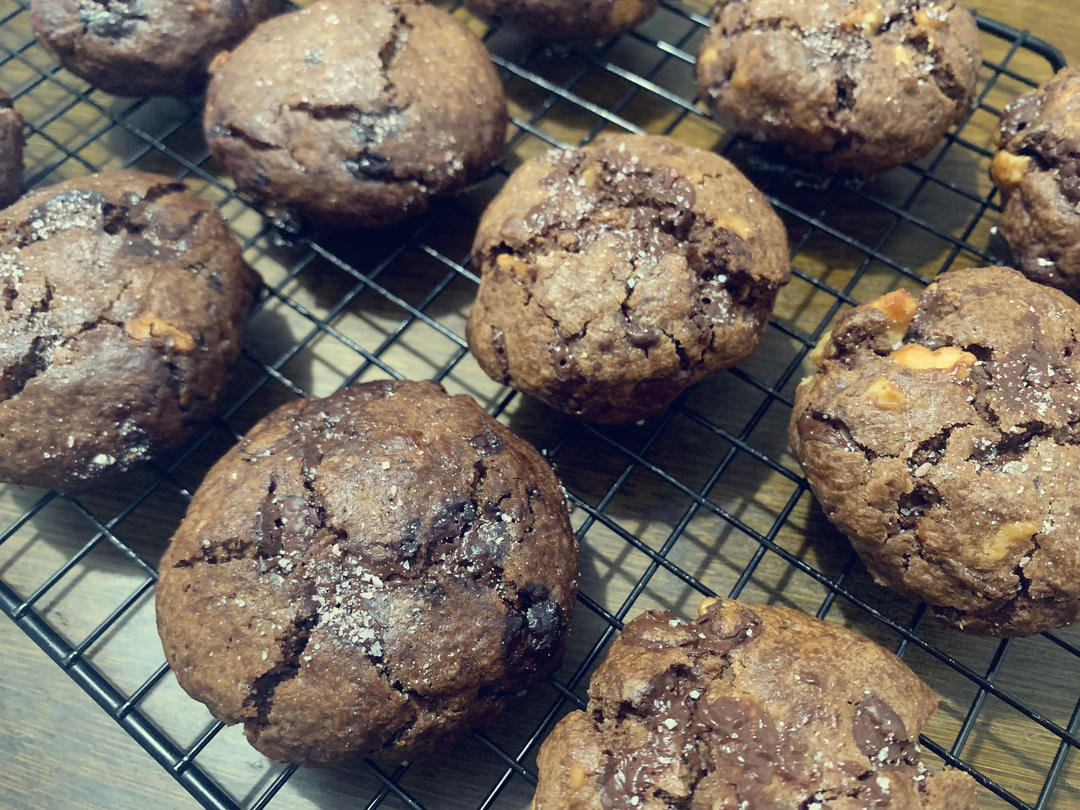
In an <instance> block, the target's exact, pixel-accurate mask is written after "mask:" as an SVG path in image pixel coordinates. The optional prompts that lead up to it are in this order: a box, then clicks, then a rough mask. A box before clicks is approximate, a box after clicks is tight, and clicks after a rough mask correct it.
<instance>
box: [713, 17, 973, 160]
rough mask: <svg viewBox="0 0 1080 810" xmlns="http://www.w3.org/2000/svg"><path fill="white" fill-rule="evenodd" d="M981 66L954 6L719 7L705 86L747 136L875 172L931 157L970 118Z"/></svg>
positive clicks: (720, 112)
mask: <svg viewBox="0 0 1080 810" xmlns="http://www.w3.org/2000/svg"><path fill="white" fill-rule="evenodd" d="M980 59H981V56H980V47H979V39H978V30H977V28H976V26H975V21H974V18H973V17H972V16H971V14H970V12H968V10H967V9H965V8H964V7H963V6H961V5H960V4H959V3H957V2H955V0H815V2H805V0H721V1H720V2H719V3H717V5H716V9H715V11H714V13H713V19H712V25H711V27H710V29H709V33H708V35H707V36H706V38H705V41H704V43H703V44H702V47H701V51H700V52H699V53H698V59H697V80H698V90H699V92H700V93H701V96H702V98H703V99H704V100H705V101H706V103H707V104H708V105H709V107H710V108H711V109H712V111H713V113H714V114H715V115H716V116H717V117H719V118H722V119H726V120H731V121H733V122H734V124H735V126H736V127H737V128H738V129H739V130H740V131H742V132H747V133H750V134H751V135H753V136H754V137H755V138H759V139H761V140H765V141H771V142H774V143H780V144H785V145H787V147H788V151H789V152H791V153H792V154H793V155H795V156H798V157H802V158H806V159H810V160H813V161H818V162H820V165H821V166H822V167H823V168H825V169H828V170H831V171H835V170H847V171H852V172H855V173H857V174H861V175H869V174H874V173H876V172H879V171H883V170H885V169H888V168H891V167H893V166H898V165H900V164H901V163H904V162H906V161H909V160H914V159H916V158H919V157H921V156H923V155H925V154H926V153H927V152H929V151H930V150H931V149H932V148H933V147H934V145H935V144H937V142H938V141H939V140H940V139H941V137H942V135H944V134H945V131H946V130H947V129H948V128H949V127H951V126H952V125H953V124H955V123H957V122H958V121H959V120H960V119H961V118H962V117H963V116H964V114H965V113H967V111H968V109H969V108H970V106H971V100H972V96H973V94H974V91H975V81H976V77H977V71H978V68H979V64H980Z"/></svg>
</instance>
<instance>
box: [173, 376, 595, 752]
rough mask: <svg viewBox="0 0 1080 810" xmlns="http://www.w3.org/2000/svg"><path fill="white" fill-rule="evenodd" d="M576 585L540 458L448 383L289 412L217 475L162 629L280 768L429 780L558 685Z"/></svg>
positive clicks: (276, 416)
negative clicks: (540, 690) (349, 766)
mask: <svg viewBox="0 0 1080 810" xmlns="http://www.w3.org/2000/svg"><path fill="white" fill-rule="evenodd" d="M577 571H578V568H577V542H576V540H575V537H574V533H573V532H572V531H571V528H570V520H569V515H568V513H567V508H566V501H565V499H564V497H563V493H562V490H561V489H560V487H559V483H558V481H557V480H556V478H555V475H554V474H553V473H552V471H551V468H550V467H549V466H548V464H547V463H546V462H545V461H544V459H543V458H542V457H541V456H540V454H539V453H538V452H536V450H535V449H534V448H533V447H531V446H530V445H529V444H528V443H527V442H525V441H523V440H522V439H519V438H518V437H517V436H515V435H514V434H513V433H511V432H510V431H509V430H508V429H507V428H505V427H503V426H502V425H501V424H499V423H498V422H496V421H495V420H494V419H492V418H491V417H490V416H488V415H487V414H486V413H485V412H484V411H483V410H482V409H481V408H480V407H479V406H478V405H477V404H476V402H475V401H473V400H472V399H471V398H469V397H466V396H455V397H451V396H449V395H448V394H447V393H446V392H445V391H443V390H442V388H441V387H439V386H438V385H436V384H434V383H419V382H394V381H381V382H372V383H363V384H358V385H353V386H351V387H349V388H346V389H344V390H342V391H339V392H338V393H336V394H334V395H332V396H330V397H326V398H324V399H316V398H310V399H303V400H298V401H295V402H292V403H289V404H287V405H284V406H282V407H280V408H278V409H277V410H275V411H273V412H272V413H271V414H270V415H269V416H267V417H265V418H264V419H262V420H261V421H260V422H259V423H258V424H256V425H255V427H253V428H252V429H251V431H249V433H248V434H247V435H246V436H245V437H244V438H243V439H241V441H240V442H239V444H237V445H236V446H235V447H234V448H232V449H231V450H230V451H229V452H228V453H227V454H226V455H225V456H224V457H223V458H222V459H221V460H220V461H219V462H218V463H217V464H216V465H215V466H214V467H213V468H212V469H211V470H210V472H209V473H207V475H206V478H205V479H204V480H203V482H202V484H201V485H200V486H199V489H198V491H197V492H196V493H195V495H194V497H193V498H192V501H191V504H190V506H189V507H188V512H187V516H186V517H185V518H184V521H183V523H181V525H180V528H179V529H177V532H176V534H175V535H174V536H173V538H172V542H171V543H170V545H169V548H168V549H167V550H166V552H165V554H164V556H163V557H162V560H161V565H160V572H161V577H160V580H159V582H158V585H157V621H158V629H159V631H160V634H161V640H162V645H163V647H164V649H165V656H166V658H167V659H168V662H169V665H170V666H171V667H172V668H173V672H174V673H175V674H176V678H177V680H178V682H179V683H180V685H181V686H182V687H183V688H184V689H185V690H187V692H188V693H190V694H191V695H192V696H193V697H194V698H195V699H197V700H200V701H202V702H203V703H205V704H206V705H207V707H208V708H209V709H210V711H211V712H213V714H214V715H215V716H216V717H218V718H220V719H221V720H223V721H224V722H226V723H230V724H231V723H241V724H243V726H244V733H245V734H246V736H247V738H248V739H249V740H250V741H251V743H252V745H254V746H255V747H256V748H257V749H259V750H260V751H262V752H263V753H265V754H266V755H267V756H270V757H272V758H274V759H279V760H285V761H291V762H298V763H308V764H317V765H329V764H333V763H342V762H355V761H358V760H359V759H360V758H361V757H365V756H375V757H378V758H379V759H382V760H387V761H391V760H403V759H411V758H412V757H413V756H414V755H418V754H421V753H424V752H426V751H431V750H432V749H435V748H439V747H443V746H445V745H446V744H447V743H448V741H449V740H450V739H451V738H452V737H454V736H456V735H459V734H461V733H462V732H463V731H465V730H466V729H468V728H470V727H472V726H475V725H477V724H479V723H483V722H486V721H488V720H489V719H491V718H492V717H494V716H495V715H496V714H498V713H499V712H500V711H501V710H502V707H503V705H504V703H505V702H506V700H507V699H508V698H509V697H510V696H511V695H514V694H517V693H519V692H520V691H521V690H522V689H524V688H525V687H527V686H529V685H531V684H534V683H536V682H538V681H539V680H541V679H543V678H544V677H546V676H547V675H548V674H549V673H550V672H551V671H552V670H553V669H554V668H555V667H556V666H557V664H558V661H559V658H560V656H561V654H562V648H563V643H564V640H565V636H566V632H567V629H568V627H569V623H570V619H571V613H572V610H573V604H574V598H575V595H576V590H577Z"/></svg>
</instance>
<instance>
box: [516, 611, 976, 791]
mask: <svg viewBox="0 0 1080 810" xmlns="http://www.w3.org/2000/svg"><path fill="white" fill-rule="evenodd" d="M936 707H937V698H936V696H935V695H934V693H933V692H932V691H931V690H930V689H929V687H927V686H926V684H924V683H923V682H922V681H921V680H919V678H918V677H916V675H915V674H914V673H912V672H911V670H909V669H908V668H907V667H906V666H904V664H903V662H901V661H900V660H899V659H898V658H896V656H894V655H893V654H892V653H890V652H888V651H886V650H884V649H882V648H881V647H879V646H878V645H876V644H874V643H873V642H871V641H868V640H867V639H864V638H861V637H859V636H857V635H855V634H854V633H852V632H851V631H849V630H846V629H845V628H843V627H839V626H837V625H834V624H828V623H826V622H821V621H818V620H817V619H813V618H811V617H809V616H806V615H804V614H802V613H799V612H797V611H794V610H790V609H788V608H782V607H773V606H767V605H749V604H741V603H739V602H736V601H733V600H730V599H721V600H716V601H715V602H714V603H713V604H711V605H709V606H707V607H706V608H705V609H704V610H703V611H701V612H700V613H699V618H697V619H696V620H694V621H692V622H690V623H686V624H684V623H682V622H679V621H677V620H676V619H675V618H674V617H673V616H672V615H671V614H670V613H667V612H662V611H648V612H646V613H643V614H642V615H640V616H638V617H637V618H636V619H634V620H633V621H632V622H630V623H629V624H627V625H626V627H625V628H624V629H623V632H622V635H621V636H620V637H619V639H618V640H617V641H616V642H615V643H614V644H613V645H612V647H611V650H610V651H609V652H608V655H607V658H606V660H605V661H604V662H603V663H602V664H601V665H600V666H599V667H598V668H597V670H596V672H595V673H594V674H593V676H592V680H591V681H590V683H589V704H588V707H587V708H586V710H585V711H579V712H573V713H571V714H569V715H567V716H566V717H564V718H563V719H562V720H560V721H559V723H558V725H556V726H555V728H554V730H553V731H552V732H551V734H550V735H549V736H548V738H547V739H546V740H545V741H544V743H543V745H541V747H540V752H539V754H538V756H537V768H538V772H539V782H538V784H537V788H536V795H535V797H534V799H533V810H612V809H613V808H619V809H620V810H622V809H623V808H627V809H629V808H637V810H671V808H675V807H679V808H683V807H685V808H702V810H704V808H710V810H711V809H712V808H724V810H727V809H728V808H731V810H739V808H747V809H748V810H757V809H758V808H784V809H785V810H788V808H791V809H792V810H794V808H805V809H806V810H810V809H811V808H824V807H829V806H833V804H834V802H833V801H832V800H833V799H834V798H837V797H839V798H840V799H841V801H840V802H839V803H836V806H837V807H847V808H878V807H880V808H885V807H888V808H894V810H975V808H976V801H975V782H974V781H973V780H972V779H971V777H969V776H967V775H966V774H963V773H961V772H960V771H955V770H946V771H944V772H942V773H936V774H931V773H930V772H929V771H928V770H927V769H926V767H925V766H924V765H923V764H922V763H921V762H920V761H919V754H918V747H917V742H918V736H919V733H920V731H921V730H922V729H923V727H924V726H925V725H926V722H927V720H928V719H929V718H930V716H931V715H932V714H933V712H934V710H935V708H936Z"/></svg>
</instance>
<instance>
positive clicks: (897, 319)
mask: <svg viewBox="0 0 1080 810" xmlns="http://www.w3.org/2000/svg"><path fill="white" fill-rule="evenodd" d="M870 306H872V307H873V308H874V309H876V310H880V311H881V312H882V313H884V315H885V322H886V323H887V324H888V325H889V328H890V329H895V330H897V331H899V332H903V331H904V330H905V329H907V327H908V324H909V323H911V319H912V318H914V317H915V310H916V309H918V307H919V302H918V301H916V300H915V298H914V297H913V296H912V295H911V293H909V292H908V291H907V290H893V291H892V292H890V293H886V294H885V295H883V296H881V297H880V298H876V299H874V300H873V301H871V302H870Z"/></svg>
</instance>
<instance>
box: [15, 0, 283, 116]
mask: <svg viewBox="0 0 1080 810" xmlns="http://www.w3.org/2000/svg"><path fill="white" fill-rule="evenodd" d="M284 6H285V3H284V0H196V2H192V0H185V2H178V1H177V0H138V2H130V0H128V1H126V2H87V0H31V3H30V16H31V19H32V20H33V22H34V30H35V31H36V32H37V35H38V39H39V40H40V41H41V43H42V45H44V46H45V48H46V49H47V50H48V51H50V52H51V53H52V54H53V55H54V56H55V57H56V59H57V60H58V61H59V62H60V63H61V64H62V65H63V66H64V67H65V68H67V69H68V70H70V71H71V72H72V73H74V74H75V75H77V76H81V77H82V78H84V79H86V80H87V81H88V82H90V83H91V84H93V85H95V86H96V87H100V88H101V89H102V90H105V91H106V92H109V93H115V94H117V95H121V96H145V95H158V94H164V95H171V96H193V95H196V94H198V93H200V92H201V91H202V90H203V88H204V87H205V86H206V68H207V65H209V64H210V60H211V59H213V58H214V55H215V54H216V53H218V51H222V50H226V49H228V48H231V47H232V46H233V45H235V44H236V43H237V42H239V41H240V40H242V39H243V38H244V37H245V36H247V34H248V32H250V31H251V29H252V28H254V27H255V26H256V25H257V24H258V23H259V22H261V21H262V20H265V19H266V18H267V17H269V16H271V15H272V14H277V13H278V12H279V11H281V10H282V8H284Z"/></svg>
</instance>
